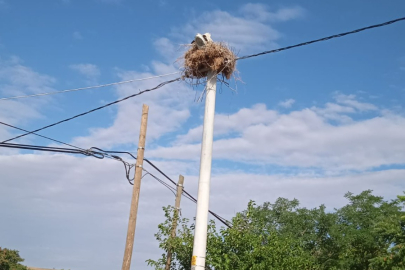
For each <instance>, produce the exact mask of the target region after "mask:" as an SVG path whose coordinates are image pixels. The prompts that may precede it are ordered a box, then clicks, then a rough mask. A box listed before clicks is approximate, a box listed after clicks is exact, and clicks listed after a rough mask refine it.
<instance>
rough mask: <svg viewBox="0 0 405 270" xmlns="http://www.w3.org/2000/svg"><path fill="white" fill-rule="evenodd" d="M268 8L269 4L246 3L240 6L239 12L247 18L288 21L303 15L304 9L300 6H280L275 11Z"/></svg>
mask: <svg viewBox="0 0 405 270" xmlns="http://www.w3.org/2000/svg"><path fill="white" fill-rule="evenodd" d="M269 9H270V8H269V6H267V5H264V4H259V3H248V4H245V5H244V6H242V7H241V8H240V12H241V13H242V14H243V15H244V16H245V17H246V18H249V19H254V20H259V21H271V22H284V21H289V20H293V19H298V18H301V17H303V16H304V15H305V9H303V8H302V7H300V6H295V7H288V8H280V9H278V10H277V11H275V12H272V11H269Z"/></svg>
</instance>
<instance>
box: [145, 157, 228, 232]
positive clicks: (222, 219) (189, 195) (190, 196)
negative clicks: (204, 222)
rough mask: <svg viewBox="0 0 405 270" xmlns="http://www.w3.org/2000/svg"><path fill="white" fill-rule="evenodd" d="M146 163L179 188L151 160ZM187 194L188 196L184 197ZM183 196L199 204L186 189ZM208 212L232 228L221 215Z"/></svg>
mask: <svg viewBox="0 0 405 270" xmlns="http://www.w3.org/2000/svg"><path fill="white" fill-rule="evenodd" d="M143 160H144V161H146V162H147V163H148V164H149V165H151V166H152V167H153V168H154V169H155V170H157V171H158V172H159V173H160V174H162V175H163V176H164V177H166V179H168V180H169V181H170V182H172V183H173V184H174V185H176V186H177V184H176V183H175V182H174V181H173V180H172V179H171V178H170V177H169V176H167V175H166V174H165V173H164V172H162V171H161V170H160V169H159V168H158V167H156V166H155V165H154V164H153V163H152V162H150V161H149V160H147V159H146V158H144V159H143ZM184 194H186V195H184ZM183 196H184V197H186V198H188V199H189V200H191V201H192V202H194V203H197V199H196V198H194V197H193V196H192V195H191V194H190V193H188V192H187V191H186V190H185V189H183ZM208 212H209V213H210V214H211V215H213V216H214V217H216V218H217V219H218V220H219V221H220V222H222V223H223V224H224V225H225V226H227V227H228V228H231V226H230V225H229V224H230V222H229V221H227V220H226V219H225V218H223V217H221V216H220V215H218V214H216V213H214V212H212V211H211V210H208Z"/></svg>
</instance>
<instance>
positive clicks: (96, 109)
mask: <svg viewBox="0 0 405 270" xmlns="http://www.w3.org/2000/svg"><path fill="white" fill-rule="evenodd" d="M179 80H181V78H176V79H173V80H170V81H165V82H162V83H160V84H159V85H157V86H155V87H153V88H150V89H146V90H143V91H140V92H139V93H136V94H132V95H130V96H127V97H125V98H122V99H119V100H116V101H113V102H110V103H107V104H105V105H103V106H100V107H97V108H94V109H92V110H89V111H86V112H84V113H80V114H77V115H75V116H72V117H69V118H66V119H64V120H61V121H58V122H56V123H53V124H50V125H47V126H44V127H42V128H38V129H36V130H33V131H29V132H26V133H24V134H21V135H18V136H16V137H13V138H11V139H8V140H5V141H3V143H5V142H9V141H12V140H15V139H18V138H21V137H24V136H27V135H29V134H33V133H35V132H38V131H41V130H44V129H47V128H49V127H53V126H56V125H59V124H61V123H64V122H67V121H70V120H72V119H75V118H77V117H80V116H83V115H86V114H89V113H92V112H95V111H98V110H101V109H103V108H106V107H108V106H111V105H114V104H117V103H119V102H122V101H124V100H127V99H130V98H133V97H136V96H139V95H141V94H143V93H146V92H150V91H153V90H156V89H158V88H161V87H163V86H165V85H166V84H169V83H173V82H176V81H179Z"/></svg>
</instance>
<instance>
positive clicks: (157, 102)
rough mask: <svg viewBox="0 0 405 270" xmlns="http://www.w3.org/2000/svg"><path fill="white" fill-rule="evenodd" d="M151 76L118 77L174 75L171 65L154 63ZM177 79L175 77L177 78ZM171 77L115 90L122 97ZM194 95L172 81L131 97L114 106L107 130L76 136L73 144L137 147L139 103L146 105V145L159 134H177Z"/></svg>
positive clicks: (128, 76)
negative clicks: (156, 88)
mask: <svg viewBox="0 0 405 270" xmlns="http://www.w3.org/2000/svg"><path fill="white" fill-rule="evenodd" d="M152 69H153V71H154V73H153V74H152V73H139V72H135V71H122V72H120V73H119V76H120V78H121V79H122V80H130V79H135V78H142V77H149V76H153V75H155V74H165V73H171V72H175V71H176V69H175V68H174V67H173V66H171V65H165V64H163V63H160V62H153V63H152ZM177 76H178V75H177ZM175 77H176V75H173V76H172V77H163V78H160V79H156V80H149V81H141V82H137V83H133V84H123V85H119V86H118V87H117V92H118V95H119V97H125V96H128V95H131V94H134V93H137V92H138V91H140V90H145V89H149V88H153V87H155V86H156V85H158V84H159V83H161V82H163V81H166V80H169V79H170V78H175ZM192 96H193V93H192V90H191V89H189V88H188V87H187V86H186V85H185V83H183V82H175V83H173V84H169V85H167V86H164V87H163V88H160V89H158V90H156V91H153V92H149V93H146V94H144V95H142V96H141V98H137V97H135V98H132V99H129V100H126V101H124V102H121V103H119V104H118V105H117V108H118V110H117V115H116V117H115V120H114V123H113V124H112V125H111V126H109V127H107V128H92V129H91V130H90V135H89V136H86V137H78V138H75V139H74V140H73V144H75V145H76V144H77V145H81V146H83V147H87V146H90V145H93V144H94V142H97V145H98V146H99V147H112V146H117V145H122V144H130V145H133V144H136V143H137V142H138V132H139V124H140V115H141V111H142V104H147V105H149V107H150V109H149V119H148V131H147V134H148V135H147V136H148V139H147V144H152V143H153V142H154V141H155V140H156V139H158V138H160V137H161V136H162V135H164V134H167V133H170V132H174V131H176V130H177V129H178V128H179V127H180V125H181V124H182V123H184V121H185V120H187V119H188V117H189V115H190V112H189V109H188V107H187V106H184V105H185V104H188V102H187V101H188V100H190V99H191V98H192Z"/></svg>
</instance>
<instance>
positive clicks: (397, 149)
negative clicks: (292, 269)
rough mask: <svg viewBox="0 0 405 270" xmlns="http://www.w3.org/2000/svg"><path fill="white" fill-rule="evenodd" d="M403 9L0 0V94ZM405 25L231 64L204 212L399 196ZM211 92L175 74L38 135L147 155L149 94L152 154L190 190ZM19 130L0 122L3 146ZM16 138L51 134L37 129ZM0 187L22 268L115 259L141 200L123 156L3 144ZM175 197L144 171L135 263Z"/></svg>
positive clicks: (84, 265) (271, 44)
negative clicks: (207, 38)
mask: <svg viewBox="0 0 405 270" xmlns="http://www.w3.org/2000/svg"><path fill="white" fill-rule="evenodd" d="M404 14H405V2H404V1H401V0H392V1H375V0H371V1H370V0H367V1H366V0H362V1H348V0H343V1H336V2H327V1H305V2H304V1H289V0H287V1H286V0H284V1H272V2H271V3H269V2H267V1H262V2H260V1H255V2H248V1H232V3H231V1H223V0H217V1H200V2H190V1H187V2H186V1H180V0H179V1H168V0H151V1H136V2H135V1H129V0H81V1H79V0H42V1H22V0H0V97H12V96H18V95H29V94H35V93H43V92H51V91H59V90H66V89H72V88H78V87H86V86H93V85H99V84H106V83H111V82H118V81H123V80H132V79H139V78H145V77H150V76H156V75H162V74H168V73H174V72H178V71H179V61H177V60H178V58H179V57H180V56H181V55H182V54H183V53H184V50H185V48H186V47H185V46H184V44H188V43H189V42H191V41H192V40H193V38H194V36H195V35H196V34H197V33H206V32H209V33H211V35H212V38H213V39H214V40H215V41H223V42H227V43H228V44H229V45H230V46H231V47H232V48H233V49H234V50H235V52H236V53H237V54H238V55H239V56H243V55H247V54H253V53H257V52H261V51H264V50H271V49H275V48H279V47H283V46H288V45H292V44H296V43H300V42H303V41H308V40H311V39H316V38H321V37H324V36H328V35H332V34H336V33H340V32H345V31H349V30H353V29H357V28H361V27H365V26H368V25H372V24H377V23H381V22H385V21H389V20H392V19H396V18H399V17H403V16H404ZM404 33H405V22H399V23H396V24H393V25H390V26H386V27H382V28H378V29H373V30H369V31H366V32H362V33H358V34H355V35H350V36H346V37H342V38H339V39H334V40H330V41H326V42H321V43H316V44H312V45H308V46H305V47H300V48H295V49H291V50H287V51H283V52H279V53H275V54H269V55H264V56H260V57H255V58H251V59H246V60H241V61H238V62H237V69H238V71H239V77H240V80H238V81H236V82H235V81H234V80H231V81H230V88H229V87H227V86H226V85H222V86H221V85H220V84H218V90H217V92H218V93H217V104H216V116H215V131H214V146H213V168H212V182H211V197H210V209H211V210H213V211H214V212H216V213H218V214H219V215H221V216H223V217H225V218H227V219H231V218H232V217H233V216H234V215H235V213H237V212H239V211H242V210H244V209H245V207H246V206H247V203H248V202H249V200H254V201H256V202H257V203H259V204H260V203H263V202H266V201H269V202H274V201H275V200H276V199H277V198H278V197H284V198H289V199H293V198H297V199H298V200H299V201H300V202H301V205H302V206H304V207H308V208H313V207H317V206H319V205H321V204H325V205H326V206H327V209H329V210H330V211H332V210H333V209H334V208H335V207H341V206H343V205H344V204H346V203H347V201H346V200H345V198H344V194H345V193H346V192H349V191H350V192H353V193H359V192H361V191H363V190H367V189H371V190H373V192H374V194H376V195H379V196H384V198H386V199H387V200H389V199H393V198H395V197H396V195H399V194H402V192H403V191H404V190H405V182H404V178H405V143H404V138H405V107H404V106H405V51H404V48H405V35H404ZM178 76H179V74H174V75H168V76H165V77H161V78H157V79H151V80H144V81H138V82H134V83H128V84H121V85H116V86H111V87H105V88H98V89H91V90H84V91H77V92H69V93H63V94H58V95H50V96H41V97H32V98H24V99H14V100H0V121H2V122H5V123H8V124H11V125H15V126H18V127H20V128H24V129H27V130H34V129H36V128H39V127H42V126H45V125H47V124H50V123H53V122H56V121H59V120H62V119H64V118H67V117H70V116H73V115H75V114H78V113H81V112H84V111H87V110H89V109H92V108H95V107H98V106H101V105H103V104H106V103H108V102H111V101H114V100H116V99H118V98H122V97H125V96H128V95H131V94H134V93H137V92H139V91H141V90H144V89H147V88H150V87H154V86H156V85H158V84H159V83H161V82H163V81H165V80H169V79H173V78H176V77H178ZM201 90H202V88H201V87H191V86H190V85H188V84H187V83H185V82H176V83H172V84H169V85H167V86H164V87H163V88H160V89H158V90H156V91H153V92H149V93H145V94H142V95H140V96H138V97H135V98H132V99H130V100H127V101H125V102H121V103H119V104H117V105H114V106H110V107H108V108H106V109H103V110H100V111H97V112H94V113H92V114H89V115H86V116H83V117H80V118H77V119H75V120H72V121H69V122H66V123H63V124H60V125H57V126H55V127H52V128H49V129H46V130H44V131H41V132H40V134H42V135H45V136H49V137H52V138H54V139H57V140H61V141H63V142H67V143H70V144H73V145H75V146H79V147H82V148H85V149H88V148H90V147H99V148H102V149H106V150H108V149H110V150H111V149H114V150H124V151H130V152H136V149H137V143H138V136H139V126H140V119H141V111H142V104H147V105H149V107H150V108H149V121H148V130H147V138H146V150H145V157H147V158H148V159H150V160H152V161H153V162H155V163H156V165H158V167H159V168H161V169H162V170H163V171H164V172H165V173H166V174H168V175H169V176H170V177H171V178H172V179H174V180H177V178H178V175H179V174H182V175H184V176H185V189H186V190H188V191H189V192H190V193H191V194H193V195H194V196H196V195H197V184H198V173H199V157H200V142H201V135H202V122H203V113H204V102H196V96H197V97H198V96H199V95H201ZM19 134H20V132H19V131H16V130H13V129H10V128H8V127H6V126H2V125H0V140H1V141H3V140H6V139H9V138H11V137H13V136H16V135H19ZM13 142H15V143H25V144H36V145H44V146H49V145H50V146H55V145H56V144H55V143H54V142H51V141H48V140H45V139H42V138H39V137H36V136H33V135H30V136H26V137H23V138H21V139H18V140H16V141H13ZM127 160H128V161H130V159H127ZM145 168H146V169H147V170H148V171H150V172H152V173H153V174H155V175H157V176H158V175H159V174H158V173H157V172H156V171H154V170H153V168H151V167H148V166H147V165H146V164H145ZM159 177H162V176H159ZM162 178H163V177H162ZM0 184H1V185H0V186H1V187H0V205H1V206H2V207H1V208H0V216H1V219H0V246H2V247H7V248H12V249H18V250H19V251H20V254H21V256H22V257H23V258H25V263H26V264H27V265H29V266H35V267H44V268H64V269H72V270H91V269H100V270H110V269H119V267H121V264H122V258H123V253H124V246H125V238H126V230H127V224H128V216H129V205H130V201H131V194H132V186H130V185H129V184H128V182H127V180H126V178H125V173H124V168H123V166H122V164H121V163H119V162H116V161H114V160H109V159H103V160H99V159H95V158H92V157H83V156H75V155H67V154H52V153H44V152H33V151H17V150H10V149H5V148H4V149H0ZM174 199H175V198H174V196H173V194H172V193H171V192H170V191H169V190H167V189H166V188H165V187H163V186H162V185H160V184H159V183H158V182H157V181H155V180H154V179H153V178H151V177H150V176H145V177H144V178H143V180H142V187H141V195H140V205H139V213H138V222H137V230H136V236H135V244H134V252H133V257H132V258H133V259H132V269H150V268H148V266H147V265H146V263H145V260H147V259H157V258H159V256H160V254H162V251H161V250H159V248H158V242H157V241H156V240H155V238H154V234H155V233H156V232H157V226H158V224H159V223H160V222H163V220H164V216H163V211H162V207H163V206H167V205H172V204H174ZM181 208H182V216H183V217H186V218H189V219H192V218H193V217H194V215H195V211H196V206H195V204H193V203H191V202H190V201H188V200H184V198H183V201H182V203H181ZM211 218H213V217H211ZM220 225H221V224H220V223H218V226H220Z"/></svg>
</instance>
